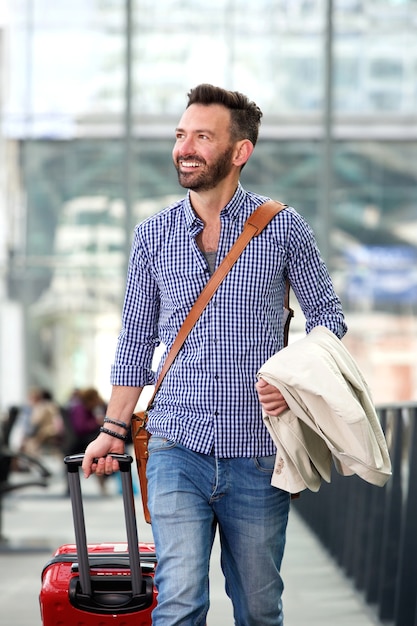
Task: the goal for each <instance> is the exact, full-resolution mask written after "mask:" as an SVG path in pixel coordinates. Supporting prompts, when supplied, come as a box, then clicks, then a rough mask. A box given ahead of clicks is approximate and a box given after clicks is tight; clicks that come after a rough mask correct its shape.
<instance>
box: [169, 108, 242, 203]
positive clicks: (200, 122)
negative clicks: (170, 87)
mask: <svg viewBox="0 0 417 626" xmlns="http://www.w3.org/2000/svg"><path fill="white" fill-rule="evenodd" d="M233 151H234V145H233V143H232V141H231V139H230V111H229V110H228V109H227V108H226V107H223V106H221V105H218V104H211V105H208V106H206V105H201V104H192V105H191V106H190V107H188V108H187V109H186V110H185V112H184V114H183V116H182V117H181V120H180V122H179V124H178V128H177V129H176V142H175V145H174V149H173V151H172V157H173V160H174V165H175V167H176V169H177V172H178V181H179V183H180V185H181V186H182V187H185V188H187V189H191V190H192V191H208V190H209V189H214V188H215V187H216V186H217V185H218V183H220V182H221V181H222V180H224V179H225V178H226V177H227V176H228V174H229V173H230V172H231V170H232V167H233V164H232V157H233Z"/></svg>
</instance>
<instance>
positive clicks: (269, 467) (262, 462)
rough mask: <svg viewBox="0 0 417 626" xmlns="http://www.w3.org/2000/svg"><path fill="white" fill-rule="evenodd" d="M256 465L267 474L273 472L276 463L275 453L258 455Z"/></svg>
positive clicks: (255, 460) (255, 459)
mask: <svg viewBox="0 0 417 626" xmlns="http://www.w3.org/2000/svg"><path fill="white" fill-rule="evenodd" d="M254 462H255V467H256V468H257V469H258V470H259V471H260V472H264V473H266V474H272V472H273V471H274V465H275V454H272V455H269V456H256V457H255V458H254Z"/></svg>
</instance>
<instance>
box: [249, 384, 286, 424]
mask: <svg viewBox="0 0 417 626" xmlns="http://www.w3.org/2000/svg"><path fill="white" fill-rule="evenodd" d="M255 386H256V390H257V392H258V398H259V402H260V403H261V406H262V408H263V410H264V411H265V413H267V414H268V415H273V416H278V415H280V414H281V413H283V412H284V411H286V410H287V409H288V404H287V402H286V400H285V398H284V396H283V395H282V393H281V392H280V391H279V389H278V388H277V387H275V386H274V385H271V384H269V383H267V382H266V381H265V380H263V379H259V380H258V382H257V383H256V385H255Z"/></svg>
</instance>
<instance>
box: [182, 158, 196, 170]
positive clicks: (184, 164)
mask: <svg viewBox="0 0 417 626" xmlns="http://www.w3.org/2000/svg"><path fill="white" fill-rule="evenodd" d="M179 164H180V165H181V166H182V167H185V168H190V169H192V168H194V167H200V165H201V163H198V162H197V161H181V160H180V161H179Z"/></svg>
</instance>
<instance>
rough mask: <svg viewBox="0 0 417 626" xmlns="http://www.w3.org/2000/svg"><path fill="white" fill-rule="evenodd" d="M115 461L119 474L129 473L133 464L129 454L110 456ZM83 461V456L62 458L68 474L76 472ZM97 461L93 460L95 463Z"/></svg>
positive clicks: (75, 455)
mask: <svg viewBox="0 0 417 626" xmlns="http://www.w3.org/2000/svg"><path fill="white" fill-rule="evenodd" d="M110 456H111V457H112V458H113V459H115V461H119V468H120V471H121V472H129V471H130V469H131V465H132V463H133V458H132V457H131V456H130V455H129V454H115V453H112V454H111V455H110ZM83 460H84V454H72V455H71V456H66V457H65V458H64V463H65V464H66V465H67V469H68V471H69V472H77V471H78V468H79V467H81V465H82V462H83ZM96 461H97V459H94V462H96Z"/></svg>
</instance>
